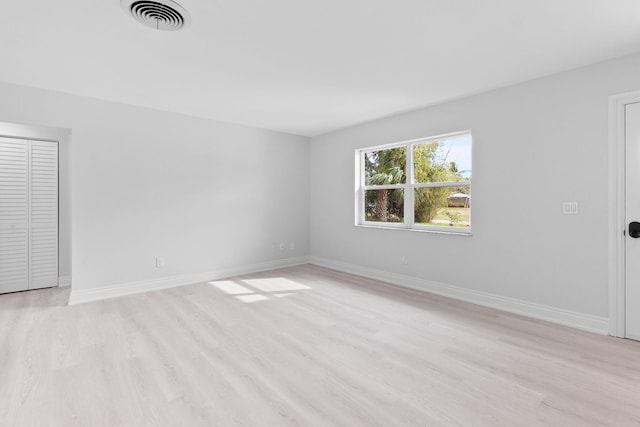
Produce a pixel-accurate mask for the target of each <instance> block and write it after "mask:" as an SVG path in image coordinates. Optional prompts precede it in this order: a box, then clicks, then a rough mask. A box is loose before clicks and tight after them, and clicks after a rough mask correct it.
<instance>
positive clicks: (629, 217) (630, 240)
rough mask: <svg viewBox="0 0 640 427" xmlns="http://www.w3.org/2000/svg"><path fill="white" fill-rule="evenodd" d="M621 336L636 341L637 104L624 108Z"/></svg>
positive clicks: (639, 282)
mask: <svg viewBox="0 0 640 427" xmlns="http://www.w3.org/2000/svg"><path fill="white" fill-rule="evenodd" d="M625 163H626V165H625V174H626V182H625V204H626V213H625V218H626V221H625V223H626V228H627V231H626V233H625V331H626V333H625V335H626V337H627V338H632V339H636V340H640V103H636V104H628V105H627V106H626V107H625Z"/></svg>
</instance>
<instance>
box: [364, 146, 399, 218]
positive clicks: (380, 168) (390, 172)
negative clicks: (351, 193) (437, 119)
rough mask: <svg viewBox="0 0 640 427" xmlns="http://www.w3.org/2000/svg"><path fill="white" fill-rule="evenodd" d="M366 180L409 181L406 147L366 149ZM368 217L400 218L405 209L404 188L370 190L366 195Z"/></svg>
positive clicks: (378, 182) (372, 182)
mask: <svg viewBox="0 0 640 427" xmlns="http://www.w3.org/2000/svg"><path fill="white" fill-rule="evenodd" d="M364 163H365V171H364V173H365V184H366V185H390V184H402V183H405V182H406V179H407V176H406V172H405V171H406V166H407V154H406V148H405V147H398V148H392V149H388V150H379V151H372V152H370V153H366V154H365V157H364ZM365 205H366V213H367V216H366V219H367V221H383V222H387V221H391V222H400V221H401V220H402V217H403V216H404V215H403V212H404V210H403V209H404V193H403V191H402V190H376V191H367V193H366V195H365Z"/></svg>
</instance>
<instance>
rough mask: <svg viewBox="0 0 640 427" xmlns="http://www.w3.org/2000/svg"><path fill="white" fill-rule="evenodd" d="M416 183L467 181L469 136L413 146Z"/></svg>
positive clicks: (469, 156) (469, 168)
mask: <svg viewBox="0 0 640 427" xmlns="http://www.w3.org/2000/svg"><path fill="white" fill-rule="evenodd" d="M413 159H414V165H415V181H416V182H446V181H469V180H470V179H471V135H470V134H462V135H456V136H452V137H449V138H443V139H437V140H433V141H429V142H425V143H421V144H416V145H414V146H413Z"/></svg>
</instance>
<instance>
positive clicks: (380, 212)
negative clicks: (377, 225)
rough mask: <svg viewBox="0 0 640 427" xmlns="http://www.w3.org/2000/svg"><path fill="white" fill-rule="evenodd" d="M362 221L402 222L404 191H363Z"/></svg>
mask: <svg viewBox="0 0 640 427" xmlns="http://www.w3.org/2000/svg"><path fill="white" fill-rule="evenodd" d="M364 219H365V221H378V222H403V221H404V190H402V189H392V190H367V191H365V192H364Z"/></svg>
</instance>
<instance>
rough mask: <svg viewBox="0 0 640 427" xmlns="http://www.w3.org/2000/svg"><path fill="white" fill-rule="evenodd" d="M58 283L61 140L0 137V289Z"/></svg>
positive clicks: (19, 288) (18, 288) (19, 289)
mask: <svg viewBox="0 0 640 427" xmlns="http://www.w3.org/2000/svg"><path fill="white" fill-rule="evenodd" d="M57 284H58V144H57V142H50V141H27V140H21V139H12V138H1V137H0V293H5V292H15V291H23V290H27V289H39V288H45V287H52V286H56V285H57Z"/></svg>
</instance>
